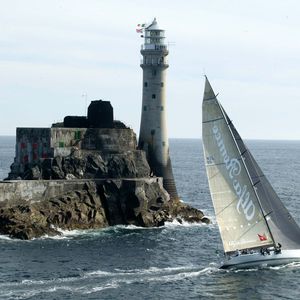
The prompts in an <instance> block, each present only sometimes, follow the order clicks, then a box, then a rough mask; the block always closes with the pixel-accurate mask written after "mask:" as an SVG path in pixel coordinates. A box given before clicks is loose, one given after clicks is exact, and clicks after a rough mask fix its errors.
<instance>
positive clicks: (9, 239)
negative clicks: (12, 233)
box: [0, 234, 14, 241]
mask: <svg viewBox="0 0 300 300" xmlns="http://www.w3.org/2000/svg"><path fill="white" fill-rule="evenodd" d="M0 240H5V241H13V240H14V239H12V238H10V237H9V236H8V235H4V234H0Z"/></svg>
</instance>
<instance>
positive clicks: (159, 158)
mask: <svg viewBox="0 0 300 300" xmlns="http://www.w3.org/2000/svg"><path fill="white" fill-rule="evenodd" d="M144 38H145V40H144V44H143V45H142V49H141V54H142V56H143V59H142V62H141V67H142V69H143V104H142V118H141V127H140V136H139V148H140V149H143V150H145V151H146V153H147V158H148V161H149V164H150V167H151V170H152V172H153V173H154V174H155V175H156V176H159V177H163V179H164V188H165V189H166V190H167V191H168V192H169V194H170V196H171V198H173V199H174V198H178V195H177V190H176V185H175V181H174V177H173V171H172V166H171V160H170V155H169V141H168V134H167V126H166V69H167V68H168V67H169V65H168V63H167V56H168V53H169V51H168V48H167V45H166V44H165V31H164V30H162V29H159V27H158V25H157V22H156V19H154V20H153V22H152V23H151V25H149V26H147V27H146V28H145V35H144Z"/></svg>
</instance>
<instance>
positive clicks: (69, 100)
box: [0, 0, 300, 140]
mask: <svg viewBox="0 0 300 300" xmlns="http://www.w3.org/2000/svg"><path fill="white" fill-rule="evenodd" d="M0 7H1V10H0V135H14V134H15V128H16V127H49V126H51V124H52V123H53V122H57V121H61V120H63V118H64V116H66V115H85V114H86V102H87V103H88V104H89V102H90V101H92V100H96V99H103V100H109V101H111V103H112V105H113V107H114V114H115V119H119V120H121V121H123V122H125V123H126V124H127V125H129V126H130V127H132V128H133V129H134V130H135V132H136V133H137V135H138V132H139V125H140V115H141V105H142V69H141V68H140V66H139V64H140V58H141V55H140V46H141V44H142V43H143V40H142V38H140V36H139V35H138V34H137V33H136V32H135V29H136V26H137V24H138V23H141V22H151V20H152V19H153V18H154V17H156V18H157V20H158V23H159V26H160V27H161V28H163V29H165V30H166V37H167V41H168V43H169V51H170V53H169V58H168V60H169V65H170V67H169V69H168V70H167V118H168V119H167V123H168V133H169V137H170V138H201V121H202V120H201V114H202V113H201V104H202V98H203V89H204V74H206V75H207V76H208V78H209V80H210V83H211V85H212V87H213V89H214V91H215V93H219V96H218V99H219V101H220V102H221V103H222V105H223V107H224V108H225V110H226V111H227V113H228V115H229V116H230V118H231V119H232V120H233V123H234V124H235V127H236V128H237V129H238V131H239V132H240V134H241V136H242V137H244V138H245V139H283V140H300V116H299V114H300V38H299V37H300V18H299V15H300V2H299V1H296V0H293V1H292V0H282V1H279V0H272V1H269V0H264V1H261V0H260V1H258V0H251V1H250V0H243V1H240V0H195V1H194V0H186V1H182V0H164V1H161V0H160V1H157V0H151V1H150V0H149V1H145V0H138V1H136V0H85V1H84V0H81V1H79V0H70V1H69V0H61V1H58V0H51V1H50V0H49V1H47V0H43V1H41V0H36V1H34V0H26V1H22V0H19V1H17V0H10V1H6V0H0Z"/></svg>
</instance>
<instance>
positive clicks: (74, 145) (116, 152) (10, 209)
mask: <svg viewBox="0 0 300 300" xmlns="http://www.w3.org/2000/svg"><path fill="white" fill-rule="evenodd" d="M174 219H176V220H178V221H179V222H182V221H187V222H204V223H209V219H208V218H206V217H205V216H204V215H203V213H202V212H201V211H199V210H197V209H195V208H193V207H190V206H189V205H187V204H184V203H183V202H182V201H180V200H179V199H178V198H176V199H174V198H170V195H169V194H168V192H167V191H166V190H165V189H164V187H163V178H161V177H155V176H154V175H153V174H152V171H151V169H150V167H149V164H148V161H147V157H146V153H145V151H143V150H139V149H138V148H137V141H136V135H135V133H134V132H133V130H132V129H130V128H128V127H127V126H126V125H125V124H123V123H122V122H120V121H115V120H114V119H113V109H112V107H111V105H110V102H108V101H101V100H98V101H92V103H91V105H90V106H89V110H88V116H87V117H77V116H76V117H73V116H68V117H65V119H64V122H63V123H58V124H53V125H52V127H51V128H17V136H16V156H15V160H14V162H13V164H12V165H11V172H10V173H9V176H8V178H7V179H6V180H5V181H2V182H0V233H1V234H6V235H9V236H10V237H13V238H19V239H32V238H36V237H40V236H43V235H57V234H60V229H64V230H73V229H95V228H104V227H107V226H113V225H118V224H124V225H129V224H132V225H136V226H143V227H153V226H163V225H164V224H165V222H167V221H172V220H174Z"/></svg>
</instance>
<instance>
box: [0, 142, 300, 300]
mask: <svg viewBox="0 0 300 300" xmlns="http://www.w3.org/2000/svg"><path fill="white" fill-rule="evenodd" d="M246 144H247V145H248V148H250V150H251V151H252V153H253V155H254V157H255V158H256V159H257V161H258V163H259V164H260V166H261V168H262V169H263V171H264V172H265V174H266V175H267V177H268V178H269V180H270V182H271V183H272V185H273V186H274V188H275V190H276V191H277V193H278V194H279V196H280V197H281V199H282V201H283V202H284V204H285V205H286V207H287V208H288V209H289V211H290V212H291V214H292V215H293V217H294V218H295V219H296V221H297V222H298V224H300V188H299V187H300V141H261V140H260V141H254V140H249V141H246ZM14 148H15V138H14V137H0V178H4V177H5V176H6V175H7V173H8V172H9V166H10V164H11V163H12V162H13V157H14ZM170 152H171V159H172V164H173V171H174V176H175V180H176V184H177V189H178V191H179V194H180V196H181V198H182V200H183V201H185V202H186V203H188V204H191V205H193V206H194V207H196V208H199V209H201V210H203V211H204V213H205V215H206V216H208V217H209V218H210V219H211V220H212V223H211V224H210V225H201V224H196V225H195V224H194V225H191V224H179V223H177V222H172V223H168V224H166V225H165V226H163V227H161V228H151V229H145V228H140V227H135V226H114V227H110V228H106V229H99V230H88V231H76V230H75V231H62V235H61V236H56V237H47V236H45V237H42V238H39V239H34V240H31V241H19V240H13V239H10V238H9V237H7V236H0V299H47V300H48V299H109V300H110V299H130V300H131V299H133V300H134V299H139V300H140V299H299V298H300V264H299V263H292V264H287V265H282V266H278V267H265V268H253V269H248V270H221V269H219V266H220V263H221V261H222V255H223V254H222V253H223V249H222V244H221V240H220V235H219V231H218V226H217V224H216V221H215V215H214V211H213V206H212V202H211V199H210V194H209V190H208V183H207V179H206V173H205V169H204V164H203V151H202V144H201V140H200V139H171V140H170Z"/></svg>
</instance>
